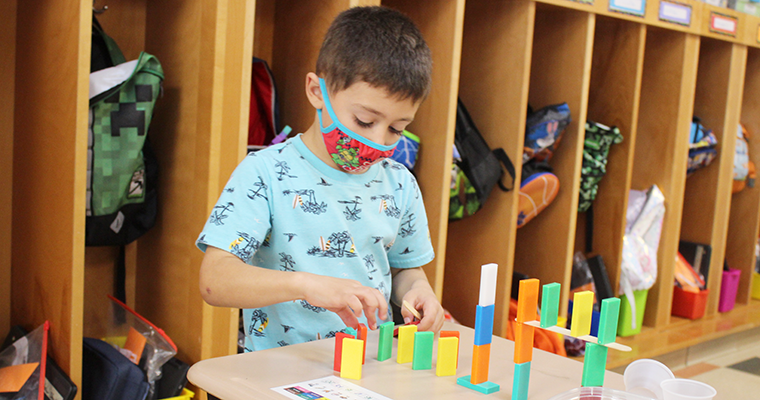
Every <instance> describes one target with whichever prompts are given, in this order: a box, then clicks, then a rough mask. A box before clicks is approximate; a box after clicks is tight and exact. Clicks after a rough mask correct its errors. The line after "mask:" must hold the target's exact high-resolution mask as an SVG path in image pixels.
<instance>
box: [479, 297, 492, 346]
mask: <svg viewBox="0 0 760 400" xmlns="http://www.w3.org/2000/svg"><path fill="white" fill-rule="evenodd" d="M494 308H495V306H494V305H493V304H491V305H490V306H486V307H483V306H477V311H475V346H482V345H484V344H490V343H491V338H492V337H493V314H494Z"/></svg>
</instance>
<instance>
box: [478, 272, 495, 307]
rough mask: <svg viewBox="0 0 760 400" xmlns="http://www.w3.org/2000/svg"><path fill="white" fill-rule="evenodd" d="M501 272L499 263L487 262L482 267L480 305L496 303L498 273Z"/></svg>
mask: <svg viewBox="0 0 760 400" xmlns="http://www.w3.org/2000/svg"><path fill="white" fill-rule="evenodd" d="M498 272H499V266H498V265H497V264H493V263H492V264H485V265H483V266H481V267H480V292H479V298H478V305H480V306H483V307H485V306H490V305H491V304H494V303H496V275H497V274H498Z"/></svg>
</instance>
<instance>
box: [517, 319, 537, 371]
mask: <svg viewBox="0 0 760 400" xmlns="http://www.w3.org/2000/svg"><path fill="white" fill-rule="evenodd" d="M515 325H516V326H515V364H523V363H526V362H530V361H533V335H534V331H535V329H536V328H534V327H532V326H530V325H526V324H521V323H519V322H518V323H517V324H515Z"/></svg>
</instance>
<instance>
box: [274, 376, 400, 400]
mask: <svg viewBox="0 0 760 400" xmlns="http://www.w3.org/2000/svg"><path fill="white" fill-rule="evenodd" d="M271 389H272V390H274V391H275V392H277V393H279V394H281V395H283V396H285V397H287V398H289V399H294V400H303V399H315V400H322V399H324V400H327V399H345V400H391V399H389V398H388V397H385V396H383V395H380V394H377V393H375V392H373V391H371V390H368V389H365V388H363V387H361V386H359V385H356V384H353V383H351V382H349V381H347V380H345V379H341V378H338V377H336V376H326V377H324V378H319V379H313V380H310V381H306V382H299V383H293V384H290V385H284V386H279V387H273V388H271Z"/></svg>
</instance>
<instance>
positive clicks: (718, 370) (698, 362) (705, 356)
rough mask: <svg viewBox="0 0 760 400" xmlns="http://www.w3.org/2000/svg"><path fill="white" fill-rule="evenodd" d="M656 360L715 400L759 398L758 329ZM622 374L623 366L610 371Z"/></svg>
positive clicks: (759, 360) (759, 348)
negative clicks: (710, 391)
mask: <svg viewBox="0 0 760 400" xmlns="http://www.w3.org/2000/svg"><path fill="white" fill-rule="evenodd" d="M656 359H657V360H658V361H660V362H662V363H664V364H665V365H667V366H668V367H669V368H670V369H671V370H672V371H673V373H674V374H675V375H676V377H677V378H687V379H694V380H697V381H700V382H704V383H707V384H708V385H711V386H712V387H714V388H715V390H717V391H718V395H717V396H716V397H715V400H722V399H727V400H729V399H730V400H743V399H753V400H756V399H760V328H754V329H750V330H748V331H745V332H741V333H737V334H734V335H730V336H726V337H724V338H721V339H716V340H713V341H710V342H706V343H702V344H700V345H697V346H692V347H689V348H687V349H683V350H679V351H676V352H673V353H669V354H665V355H663V356H660V357H656ZM614 371H616V372H619V373H623V372H624V371H625V367H620V368H616V369H614Z"/></svg>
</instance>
